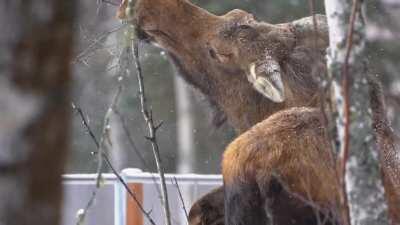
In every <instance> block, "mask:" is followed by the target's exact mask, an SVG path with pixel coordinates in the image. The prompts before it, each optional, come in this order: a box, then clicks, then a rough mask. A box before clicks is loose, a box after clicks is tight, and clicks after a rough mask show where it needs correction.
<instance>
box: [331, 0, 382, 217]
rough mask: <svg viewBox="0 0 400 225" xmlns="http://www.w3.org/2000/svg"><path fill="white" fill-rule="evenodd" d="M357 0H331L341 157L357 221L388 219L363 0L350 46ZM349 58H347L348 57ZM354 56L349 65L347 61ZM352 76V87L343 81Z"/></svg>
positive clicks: (333, 77)
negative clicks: (376, 134) (347, 107)
mask: <svg viewBox="0 0 400 225" xmlns="http://www.w3.org/2000/svg"><path fill="white" fill-rule="evenodd" d="M353 2H355V1H351V0H334V1H333V0H326V1H325V7H326V14H327V18H328V25H329V38H330V50H329V52H328V67H329V73H330V76H331V78H332V79H333V89H334V93H333V95H334V99H335V101H336V102H335V104H336V109H337V111H338V115H337V118H336V125H337V134H338V135H337V137H338V138H337V140H338V144H337V150H338V157H339V160H344V161H347V166H346V178H345V179H346V184H347V198H348V200H349V205H350V217H351V224H364V225H368V224H385V223H387V221H386V216H385V212H386V204H385V198H384V191H383V190H384V189H383V186H382V182H381V176H380V175H381V174H380V170H379V163H378V161H379V160H378V154H377V151H376V149H374V146H375V145H374V138H373V133H374V132H373V131H374V130H373V121H372V115H371V105H370V100H371V99H370V97H368V96H370V95H369V94H370V93H369V91H370V86H369V85H368V80H369V77H368V70H367V64H366V60H365V58H366V55H365V53H366V52H365V24H364V19H363V16H362V13H361V8H362V4H363V3H360V5H359V6H358V7H357V8H356V11H355V12H356V14H355V23H354V29H353V31H351V32H353V34H352V35H353V40H352V47H351V49H350V48H349V46H348V36H349V32H350V30H349V24H350V22H351V21H350V16H351V11H352V10H351V9H352V5H353ZM346 58H347V59H346ZM346 60H348V70H347V72H346V69H345V66H346V65H345V64H346ZM345 74H347V75H348V84H349V85H348V87H349V92H348V93H346V90H345V89H346V87H345V84H344V82H343V80H344V79H345V78H344V77H343V76H345ZM346 98H348V99H349V105H350V110H349V115H348V118H349V119H350V121H346V110H345V107H346ZM346 123H350V128H349V137H350V139H349V150H350V153H349V157H348V158H347V156H346V154H345V151H346V150H345V149H346V137H345V136H346V132H345V129H346V128H345V126H346Z"/></svg>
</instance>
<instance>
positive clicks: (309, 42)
mask: <svg viewBox="0 0 400 225" xmlns="http://www.w3.org/2000/svg"><path fill="white" fill-rule="evenodd" d="M314 19H315V22H316V23H315V24H314ZM290 25H291V26H293V27H294V30H295V35H296V42H297V43H296V44H297V45H298V46H299V45H302V46H305V47H312V48H315V44H317V48H320V49H326V48H327V47H328V44H329V36H328V35H329V32H328V23H327V20H326V16H324V15H319V14H316V15H314V16H309V17H304V18H302V19H299V20H295V21H293V22H291V23H290Z"/></svg>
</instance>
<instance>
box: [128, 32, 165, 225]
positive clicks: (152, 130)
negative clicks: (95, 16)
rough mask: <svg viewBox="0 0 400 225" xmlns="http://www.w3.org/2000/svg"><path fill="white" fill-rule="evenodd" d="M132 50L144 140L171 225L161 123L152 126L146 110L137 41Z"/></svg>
mask: <svg viewBox="0 0 400 225" xmlns="http://www.w3.org/2000/svg"><path fill="white" fill-rule="evenodd" d="M132 49H133V56H134V61H135V66H136V74H137V80H138V85H139V98H140V105H141V111H142V114H143V118H144V120H145V122H146V124H147V128H148V134H149V135H148V136H147V137H146V139H147V140H148V141H150V143H151V146H152V150H153V155H154V158H155V161H156V165H157V170H158V173H159V175H160V187H161V197H162V201H161V203H162V206H163V209H164V216H165V224H166V225H171V213H170V209H169V202H168V193H167V185H166V183H165V176H164V167H163V165H162V162H161V157H160V150H159V146H158V142H157V130H158V129H159V128H160V127H161V125H162V122H161V123H159V124H158V125H154V121H153V113H152V111H151V110H149V109H148V108H147V102H146V95H145V89H144V83H143V74H142V68H141V65H140V61H139V41H138V40H137V39H134V40H132Z"/></svg>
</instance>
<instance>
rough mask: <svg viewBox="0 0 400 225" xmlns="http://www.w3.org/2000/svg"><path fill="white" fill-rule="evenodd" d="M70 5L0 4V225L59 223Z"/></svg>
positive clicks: (7, 0) (40, 0) (44, 0)
mask: <svg viewBox="0 0 400 225" xmlns="http://www.w3.org/2000/svg"><path fill="white" fill-rule="evenodd" d="M74 2H75V1H74V0H68V1H50V0H36V1H31V0H4V1H0V27H1V28H2V33H1V35H0V45H1V49H2V53H1V54H0V115H1V116H0V199H1V200H0V225H25V224H41V225H55V224H59V222H60V206H61V199H62V198H61V196H62V189H61V187H62V186H61V174H62V172H63V169H64V163H65V156H66V152H67V149H68V144H67V143H68V138H67V137H68V134H69V124H70V122H69V108H70V102H69V99H68V94H69V86H70V78H71V77H70V68H69V67H70V56H71V53H72V39H73V35H72V22H73V18H74V15H73V12H74V6H75V4H74Z"/></svg>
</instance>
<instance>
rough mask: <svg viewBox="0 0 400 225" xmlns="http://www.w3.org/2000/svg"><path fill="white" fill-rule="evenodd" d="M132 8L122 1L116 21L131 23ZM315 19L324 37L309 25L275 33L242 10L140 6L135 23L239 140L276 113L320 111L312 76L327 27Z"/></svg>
mask: <svg viewBox="0 0 400 225" xmlns="http://www.w3.org/2000/svg"><path fill="white" fill-rule="evenodd" d="M127 6H128V0H124V1H123V2H122V4H121V7H120V9H119V11H118V17H119V18H121V19H126V18H127V16H126V10H127ZM317 18H318V20H321V21H319V24H320V26H319V30H320V32H314V30H313V26H312V25H311V23H309V24H308V25H307V26H304V24H307V23H304V21H303V20H304V19H303V20H299V21H295V22H292V23H284V24H278V25H273V24H268V23H265V22H260V21H257V20H256V19H255V18H254V16H253V15H252V14H250V13H247V12H245V11H242V10H238V9H235V10H232V11H230V12H228V13H226V14H225V15H222V16H216V15H213V14H211V13H209V12H207V11H205V10H203V9H201V8H199V7H197V6H195V5H193V4H192V3H190V2H188V1H186V0H137V1H136V3H135V8H134V10H133V19H132V21H131V22H132V23H133V24H135V25H136V27H137V29H138V31H139V33H140V34H141V35H139V36H140V38H141V39H143V40H146V41H148V42H151V43H153V44H155V45H158V46H160V47H161V48H163V49H165V50H166V51H167V52H168V53H169V55H170V56H171V58H172V59H173V61H174V62H175V64H176V65H177V67H178V69H179V71H180V73H181V75H182V76H183V78H184V79H185V80H186V81H187V82H189V83H190V84H192V85H193V86H194V87H196V88H198V89H199V90H200V91H201V92H202V93H203V94H205V95H206V96H207V97H208V98H209V100H210V101H211V103H213V104H215V105H216V107H217V108H218V109H220V110H221V111H222V112H224V113H225V115H226V117H227V119H228V121H229V122H230V124H231V125H233V126H234V127H235V128H236V130H237V131H239V132H242V131H245V130H247V129H248V128H250V127H251V126H252V125H254V124H255V123H257V122H259V121H262V120H263V119H265V118H266V117H268V116H269V115H271V114H272V113H274V112H276V111H278V110H281V109H284V108H287V107H292V106H304V105H313V104H314V105H315V103H316V101H313V100H315V99H314V98H313V96H314V95H315V93H316V91H317V88H318V85H317V78H316V77H315V79H314V78H313V79H310V76H313V75H312V74H317V75H319V74H318V73H317V72H314V73H313V70H315V68H321V67H318V65H319V64H323V63H324V62H323V59H324V56H323V49H324V48H325V47H326V45H327V41H326V40H327V37H326V34H327V32H326V29H327V28H326V22H325V21H324V19H322V18H320V17H317ZM308 20H310V19H308ZM324 29H325V30H324ZM312 35H314V36H315V38H312V40H315V42H312V43H310V41H309V39H310V38H309V37H310V36H312ZM313 47H315V50H316V51H315V52H316V54H310V51H312V49H313ZM321 49H322V50H321ZM315 52H314V53H315ZM322 68H324V67H323V66H322ZM310 80H311V82H310Z"/></svg>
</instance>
